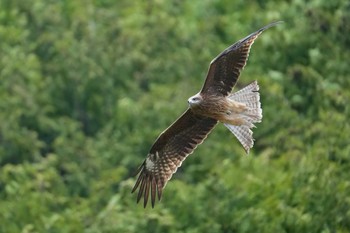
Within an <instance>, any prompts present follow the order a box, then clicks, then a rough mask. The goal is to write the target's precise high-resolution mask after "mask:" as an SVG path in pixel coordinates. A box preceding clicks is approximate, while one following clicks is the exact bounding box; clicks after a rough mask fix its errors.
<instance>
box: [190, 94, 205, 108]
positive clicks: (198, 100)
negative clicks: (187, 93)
mask: <svg viewBox="0 0 350 233" xmlns="http://www.w3.org/2000/svg"><path fill="white" fill-rule="evenodd" d="M202 100H203V98H202V96H201V95H200V94H199V93H198V94H196V95H194V96H192V97H190V98H189V99H188V101H187V102H188V104H189V105H190V107H191V108H192V107H195V106H197V105H198V104H200V103H201V102H202Z"/></svg>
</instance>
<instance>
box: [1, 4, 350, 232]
mask: <svg viewBox="0 0 350 233" xmlns="http://www.w3.org/2000/svg"><path fill="white" fill-rule="evenodd" d="M349 12H350V3H349V1H346V0H335V1H329V0H310V1H297V0H294V1H276V0H275V1H274V0H268V1H243V0H235V1H231V0H204V1H200V0H198V1H197V0H196V1H190V0H177V1H166V0H151V1H141V0H140V1H129V0H120V1H114V0H94V1H91V0H90V1H85V0H76V1H68V0H61V1H47V0H36V1H21V0H0V122H1V123H0V223H1V224H0V232H8V233H12V232H23V233H30V232H88V233H95V232H96V233H97V232H130V233H131V232H138V233H143V232H161V233H164V232H191V233H194V232H211V233H216V232H269V233H270V232H308V233H313V232H315V233H316V232H317V233H318V232H324V233H326V232H350V221H349V220H350V179H349V177H350V173H349V171H350V143H349V138H350V123H349V117H350V108H349V105H348V102H349V100H350V91H349V88H350V79H349V74H350V67H349V60H350V37H349V35H350V14H349ZM277 20H283V21H284V22H285V23H284V24H282V25H279V26H277V27H274V28H272V29H269V30H268V31H266V32H264V33H263V35H262V36H261V37H259V38H258V40H257V41H256V42H255V44H254V45H253V47H252V51H251V54H250V58H249V61H248V65H247V67H246V68H245V70H244V71H243V73H242V75H241V78H240V80H239V84H238V85H237V87H238V88H241V87H242V86H244V85H246V84H248V83H249V82H251V81H252V80H258V82H259V84H260V89H261V97H262V105H263V115H264V118H263V122H262V123H260V124H258V125H257V128H256V129H255V130H254V135H255V138H256V141H255V147H254V148H253V150H252V151H251V153H250V154H249V156H245V153H244V150H243V149H242V147H241V146H240V145H239V143H238V142H237V140H236V139H235V138H234V136H233V135H232V134H231V133H230V132H229V131H228V130H227V129H226V128H225V127H223V126H220V125H219V126H218V127H217V128H216V129H215V130H214V131H213V133H212V134H211V135H210V136H209V137H208V139H207V140H206V141H205V143H204V144H203V145H201V146H200V147H198V149H197V150H196V151H195V153H194V154H193V155H191V156H190V157H189V158H188V159H187V160H186V161H185V163H184V164H183V166H182V167H181V168H180V169H179V170H178V172H177V173H176V175H175V176H174V178H173V179H172V180H171V181H170V182H169V184H168V185H167V187H166V189H165V191H164V194H163V195H164V196H163V200H162V201H161V202H160V203H157V205H156V207H155V208H154V209H151V208H146V209H143V207H142V205H137V204H136V203H135V199H136V197H135V195H131V194H130V191H131V188H132V186H133V184H134V182H135V177H134V172H135V171H136V169H137V167H138V166H139V165H140V163H141V162H142V161H143V159H144V157H145V156H146V155H147V153H148V150H149V148H150V146H151V145H152V143H153V141H154V140H155V139H156V137H157V136H158V134H159V133H160V132H161V131H162V130H164V129H165V128H166V127H167V126H168V125H169V124H170V123H171V122H173V121H174V120H175V119H176V118H177V117H178V116H179V115H180V114H181V113H182V111H184V110H185V109H186V108H187V98H188V97H189V96H191V95H193V94H195V93H196V92H198V91H199V89H200V87H201V85H202V83H203V80H204V78H205V75H206V72H207V68H208V65H209V62H210V61H211V59H213V58H214V57H215V56H216V55H217V54H218V53H219V52H221V51H222V50H223V49H224V48H226V47H227V46H229V45H230V44H232V43H234V42H235V41H237V40H238V39H241V38H243V37H244V36H246V35H248V34H249V33H251V32H253V31H255V30H256V29H258V28H260V27H262V26H264V25H266V24H268V23H270V22H273V21H277ZM236 90H237V89H236Z"/></svg>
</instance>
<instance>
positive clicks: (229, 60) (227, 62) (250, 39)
mask: <svg viewBox="0 0 350 233" xmlns="http://www.w3.org/2000/svg"><path fill="white" fill-rule="evenodd" d="M278 23H281V21H279V22H275V23H271V24H269V25H267V26H265V27H263V28H261V29H259V30H258V31H256V32H254V33H252V34H250V35H249V36H247V37H245V38H244V39H241V40H239V41H238V42H236V43H234V44H233V45H231V46H230V47H228V48H227V49H225V50H224V51H223V52H222V53H220V54H219V55H218V56H217V57H216V58H214V59H213V60H212V61H211V63H210V67H209V71H208V74H207V78H206V80H205V83H204V85H203V88H202V90H201V93H202V94H203V95H206V94H209V95H222V96H227V95H228V94H229V93H230V92H231V91H232V88H233V86H234V85H235V84H236V82H237V80H238V77H239V75H240V73H241V70H242V69H243V68H244V66H245V64H246V62H247V60H248V56H249V51H250V47H251V46H252V44H253V43H254V41H255V39H256V38H257V37H258V36H259V35H260V34H261V33H262V32H263V31H264V30H266V29H268V28H270V27H272V26H275V25H276V24H278Z"/></svg>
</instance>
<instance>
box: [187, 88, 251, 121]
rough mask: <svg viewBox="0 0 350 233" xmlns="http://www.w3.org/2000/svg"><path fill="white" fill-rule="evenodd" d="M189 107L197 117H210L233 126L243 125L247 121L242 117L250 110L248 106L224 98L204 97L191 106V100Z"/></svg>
mask: <svg viewBox="0 0 350 233" xmlns="http://www.w3.org/2000/svg"><path fill="white" fill-rule="evenodd" d="M197 95H200V94H197ZM197 95H196V96H197ZM190 99H191V98H190ZM189 105H190V108H191V110H192V111H193V113H194V114H196V115H201V116H205V117H210V118H213V119H215V120H218V121H220V122H221V123H228V124H231V125H243V124H244V122H245V121H244V119H243V118H242V116H243V113H244V112H245V111H247V110H248V108H247V105H246V104H244V103H239V102H237V101H235V100H232V99H230V98H229V97H224V96H204V97H203V98H201V101H199V102H198V103H196V104H191V101H190V100H189Z"/></svg>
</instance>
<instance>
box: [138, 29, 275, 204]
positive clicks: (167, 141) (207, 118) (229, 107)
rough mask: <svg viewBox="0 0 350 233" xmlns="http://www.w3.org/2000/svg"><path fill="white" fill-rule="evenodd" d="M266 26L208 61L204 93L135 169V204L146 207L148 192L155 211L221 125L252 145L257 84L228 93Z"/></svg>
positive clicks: (244, 143) (257, 112)
mask: <svg viewBox="0 0 350 233" xmlns="http://www.w3.org/2000/svg"><path fill="white" fill-rule="evenodd" d="M278 23H279V22H275V23H272V24H269V25H267V26H265V27H263V28H261V29H259V30H258V31H256V32H254V33H252V34H250V35H249V36H247V37H245V38H244V39H242V40H239V41H238V42H236V43H235V44H233V45H231V46H230V47H228V48H227V49H225V50H224V51H223V52H222V53H220V54H219V55H218V56H217V57H216V58H214V59H213V61H212V62H211V63H210V67H209V71H208V74H207V78H206V80H205V83H204V85H203V87H202V90H201V91H200V92H199V93H198V94H196V95H194V96H192V97H191V98H189V100H188V103H189V109H187V110H186V111H185V112H184V113H183V114H182V116H180V118H178V119H177V120H176V121H175V122H174V123H173V124H172V125H171V126H170V127H169V128H167V129H166V130H164V131H163V132H162V133H161V134H160V135H159V137H158V138H157V140H156V141H155V143H154V144H153V146H152V148H151V150H150V152H149V153H148V155H147V157H146V159H145V161H144V162H143V163H142V164H141V166H140V167H139V169H138V173H139V176H138V178H137V181H136V184H135V186H134V188H133V189H132V192H135V191H136V190H137V188H139V191H138V195H137V202H139V201H140V200H141V198H142V197H143V202H144V207H146V205H147V202H148V197H149V194H151V204H152V207H154V204H155V200H156V196H158V200H160V199H161V196H162V192H163V189H164V187H165V185H166V183H167V182H168V180H170V178H171V176H172V175H173V174H174V173H175V172H176V170H177V168H178V167H180V166H181V164H182V162H183V161H184V160H185V159H186V157H187V156H188V155H190V154H191V153H192V152H193V151H194V149H196V147H197V146H198V145H199V144H201V143H202V142H203V141H204V139H205V138H206V137H207V136H208V134H209V133H210V132H211V130H212V129H213V128H214V127H215V125H216V124H217V123H218V122H219V121H220V122H221V123H224V125H225V126H226V127H227V128H228V129H229V130H230V131H231V132H232V133H233V134H234V135H235V136H236V137H237V139H238V140H239V142H240V143H241V144H242V146H243V147H244V149H245V150H246V152H247V153H248V152H249V149H250V148H251V147H252V146H253V137H252V134H253V133H252V131H251V128H252V127H253V126H254V123H257V122H260V121H261V119H262V110H261V105H260V96H259V92H258V91H259V86H258V84H257V82H256V81H254V82H253V83H251V84H249V85H248V86H246V87H245V88H243V89H241V90H240V91H238V92H235V93H232V94H231V91H232V88H233V87H234V85H235V84H236V82H237V80H238V77H239V75H240V72H241V70H242V69H243V68H244V66H245V64H246V62H247V59H248V55H249V50H250V47H251V46H252V44H253V42H254V41H255V39H256V38H257V37H258V36H259V35H260V34H261V33H262V32H263V31H264V30H266V29H268V28H270V27H272V26H274V25H276V24H278Z"/></svg>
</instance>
